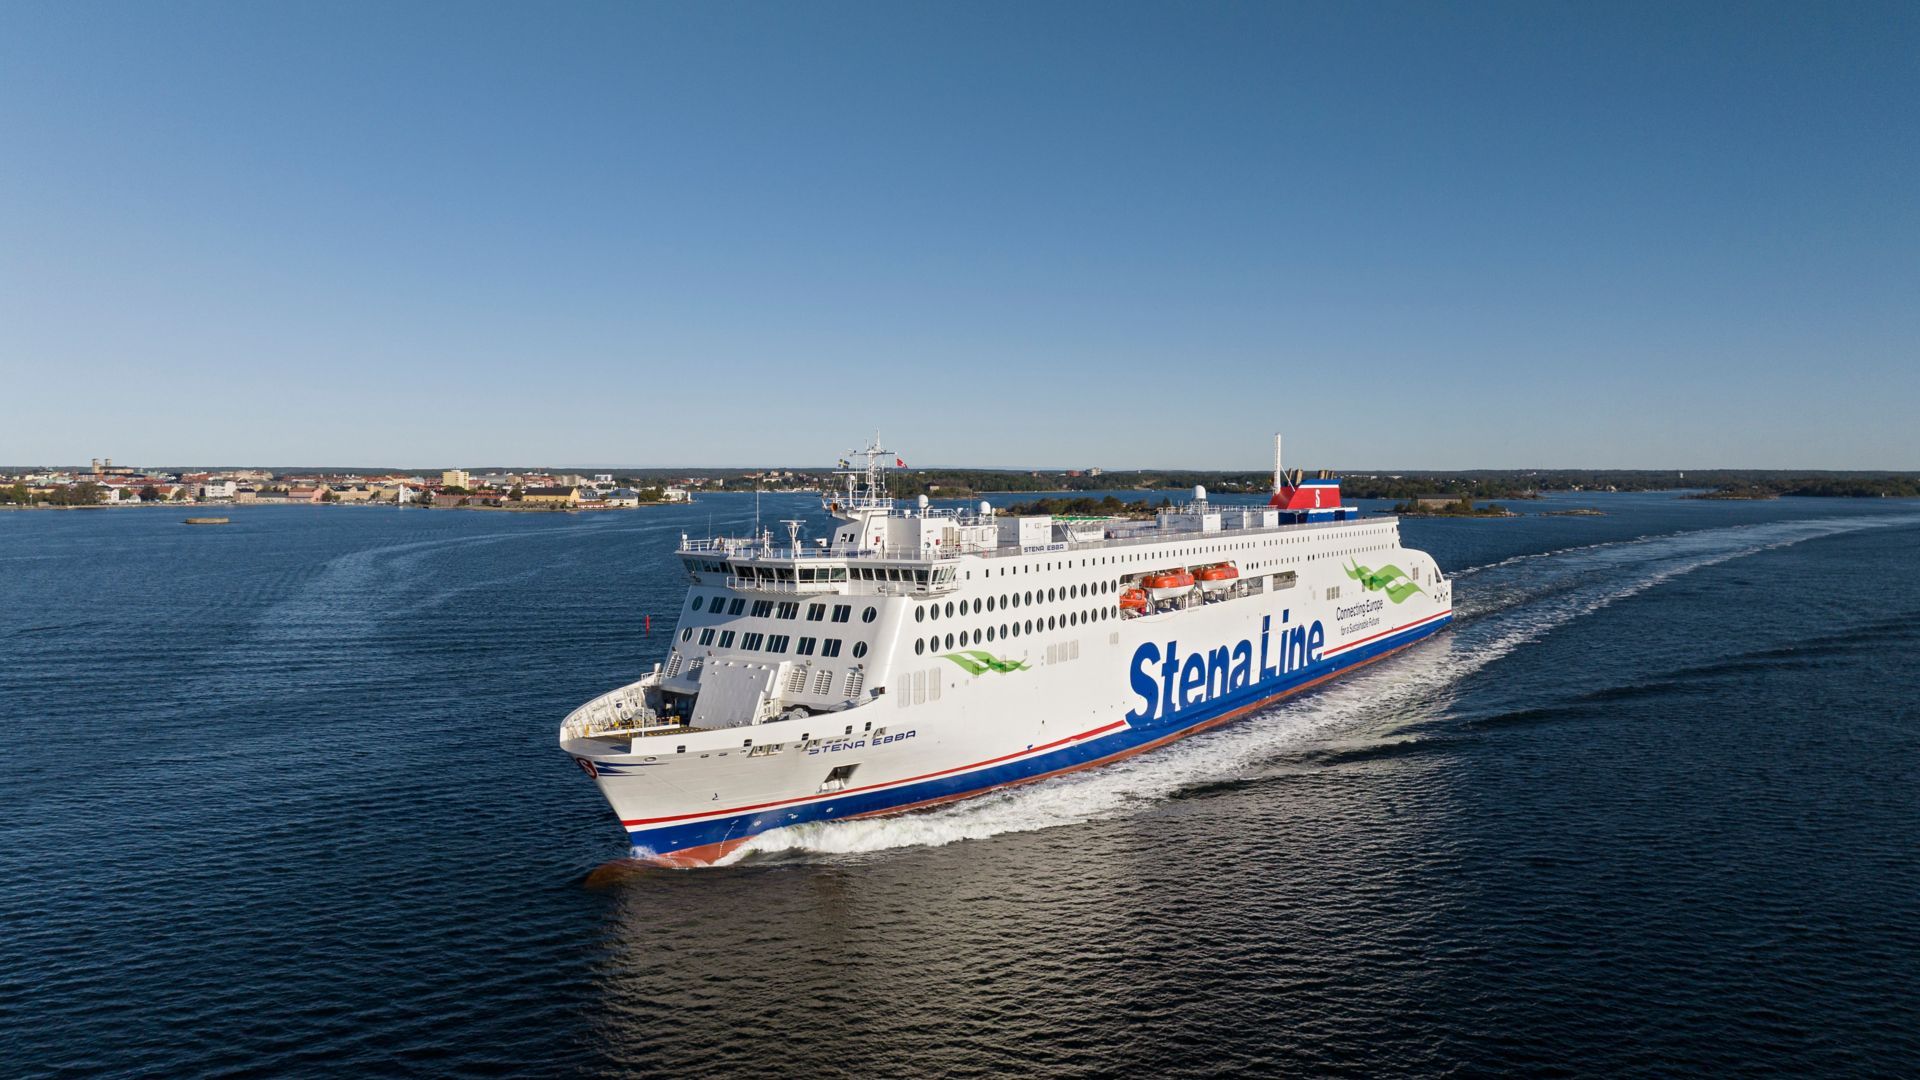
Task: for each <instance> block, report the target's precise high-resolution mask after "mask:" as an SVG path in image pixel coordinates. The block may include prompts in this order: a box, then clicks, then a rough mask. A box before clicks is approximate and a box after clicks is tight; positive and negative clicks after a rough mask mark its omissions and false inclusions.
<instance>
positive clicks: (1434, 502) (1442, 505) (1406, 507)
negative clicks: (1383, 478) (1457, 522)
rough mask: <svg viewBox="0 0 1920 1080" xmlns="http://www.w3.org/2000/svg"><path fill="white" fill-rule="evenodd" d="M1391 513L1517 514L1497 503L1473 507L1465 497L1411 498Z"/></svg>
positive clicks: (1394, 505) (1473, 516)
mask: <svg viewBox="0 0 1920 1080" xmlns="http://www.w3.org/2000/svg"><path fill="white" fill-rule="evenodd" d="M1393 512H1394V513H1396V514H1398V515H1400V516H1401V517H1470V518H1511V517H1519V516H1520V515H1519V514H1516V513H1514V512H1513V511H1511V510H1509V509H1507V508H1506V507H1504V506H1501V505H1500V504H1499V503H1487V504H1486V505H1484V506H1475V505H1473V500H1472V499H1470V498H1468V497H1466V496H1465V495H1462V496H1460V497H1459V498H1457V499H1448V498H1412V499H1407V500H1405V501H1403V502H1397V503H1394V504H1393Z"/></svg>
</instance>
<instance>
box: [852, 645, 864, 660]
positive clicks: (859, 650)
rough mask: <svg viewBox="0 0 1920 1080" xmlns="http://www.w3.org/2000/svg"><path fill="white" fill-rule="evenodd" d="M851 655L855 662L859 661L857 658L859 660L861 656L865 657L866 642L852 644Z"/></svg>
mask: <svg viewBox="0 0 1920 1080" xmlns="http://www.w3.org/2000/svg"><path fill="white" fill-rule="evenodd" d="M853 655H854V658H855V659H856V660H857V659H859V658H860V657H862V656H865V655H867V643H866V642H864V641H856V642H854V643H853Z"/></svg>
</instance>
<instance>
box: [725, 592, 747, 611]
mask: <svg viewBox="0 0 1920 1080" xmlns="http://www.w3.org/2000/svg"><path fill="white" fill-rule="evenodd" d="M746 608H747V598H746V597H744V596H737V597H734V600H733V603H731V604H728V605H727V614H729V615H738V614H740V613H741V612H742V611H745V610H746Z"/></svg>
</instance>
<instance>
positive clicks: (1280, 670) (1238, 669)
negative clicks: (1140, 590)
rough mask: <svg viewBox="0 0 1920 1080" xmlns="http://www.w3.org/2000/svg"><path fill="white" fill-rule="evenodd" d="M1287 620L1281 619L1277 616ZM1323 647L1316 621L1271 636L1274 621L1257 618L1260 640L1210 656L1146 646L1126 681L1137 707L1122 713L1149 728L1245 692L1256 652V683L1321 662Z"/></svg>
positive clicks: (1321, 631) (1322, 629)
mask: <svg viewBox="0 0 1920 1080" xmlns="http://www.w3.org/2000/svg"><path fill="white" fill-rule="evenodd" d="M1281 621H1282V623H1284V622H1285V621H1286V616H1285V615H1282V616H1281ZM1326 643H1327V631H1326V628H1325V627H1323V626H1321V625H1320V620H1318V619H1315V620H1314V621H1313V623H1312V625H1306V624H1301V625H1298V626H1294V627H1292V628H1288V627H1287V626H1285V625H1282V626H1281V627H1280V632H1279V634H1278V635H1275V634H1274V632H1273V616H1271V615H1266V616H1262V617H1261V619H1260V641H1259V645H1258V648H1257V650H1256V648H1255V644H1254V642H1251V641H1241V642H1239V643H1237V644H1234V645H1222V646H1220V647H1219V648H1217V649H1214V650H1213V651H1211V652H1195V653H1188V654H1186V655H1185V656H1182V655H1181V653H1180V643H1179V642H1177V641H1169V642H1167V647H1166V649H1165V650H1164V651H1162V650H1161V648H1160V646H1159V645H1157V644H1155V643H1153V642H1151V641H1149V642H1147V643H1146V644H1144V645H1142V646H1140V647H1139V648H1138V649H1135V650H1134V652H1133V663H1132V666H1131V668H1130V669H1129V670H1130V672H1131V674H1130V676H1129V678H1130V680H1131V682H1132V686H1133V692H1134V693H1135V694H1136V695H1138V696H1139V698H1140V707H1139V708H1137V709H1134V710H1133V711H1132V712H1129V713H1128V714H1127V722H1128V723H1130V724H1150V723H1152V722H1154V721H1155V720H1163V721H1164V720H1170V719H1172V718H1174V717H1175V716H1178V715H1179V714H1181V713H1183V712H1187V711H1189V710H1192V709H1196V708H1198V707H1200V706H1202V705H1205V704H1206V703H1208V702H1210V701H1213V700H1215V699H1218V698H1222V697H1225V696H1227V695H1228V694H1230V693H1233V692H1234V691H1236V690H1244V689H1246V688H1247V687H1249V686H1251V685H1253V684H1254V682H1255V681H1256V679H1255V675H1254V672H1255V670H1256V669H1255V667H1254V659H1255V653H1256V651H1257V652H1258V655H1259V668H1258V669H1257V670H1258V672H1259V677H1258V680H1257V681H1259V682H1266V681H1267V680H1269V679H1277V678H1279V677H1280V676H1282V675H1286V674H1289V673H1292V672H1295V671H1299V670H1300V669H1301V668H1304V667H1307V666H1308V665H1310V664H1316V663H1319V662H1320V653H1321V648H1322V647H1323V646H1325V645H1326Z"/></svg>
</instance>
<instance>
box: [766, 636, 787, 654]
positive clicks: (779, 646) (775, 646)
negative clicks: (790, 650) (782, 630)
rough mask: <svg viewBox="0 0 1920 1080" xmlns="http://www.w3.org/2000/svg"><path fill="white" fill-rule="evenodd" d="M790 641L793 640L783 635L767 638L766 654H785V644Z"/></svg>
mask: <svg viewBox="0 0 1920 1080" xmlns="http://www.w3.org/2000/svg"><path fill="white" fill-rule="evenodd" d="M792 640H793V639H792V638H790V637H788V636H787V635H785V634H774V635H773V636H771V637H769V638H767V651H768V652H786V651H787V643H788V642H791V641H792Z"/></svg>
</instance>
